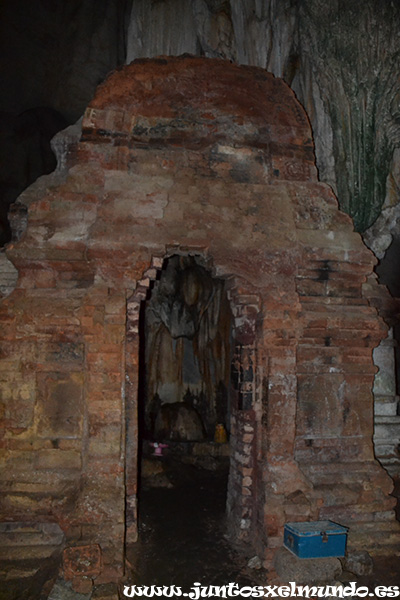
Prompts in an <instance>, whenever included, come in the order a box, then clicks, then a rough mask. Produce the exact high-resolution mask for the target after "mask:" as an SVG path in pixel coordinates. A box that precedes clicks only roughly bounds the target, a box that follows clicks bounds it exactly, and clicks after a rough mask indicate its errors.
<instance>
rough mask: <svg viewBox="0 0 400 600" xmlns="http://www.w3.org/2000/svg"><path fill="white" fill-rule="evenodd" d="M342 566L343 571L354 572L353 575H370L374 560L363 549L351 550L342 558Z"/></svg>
mask: <svg viewBox="0 0 400 600" xmlns="http://www.w3.org/2000/svg"><path fill="white" fill-rule="evenodd" d="M343 568H344V570H345V571H350V573H354V575H358V576H362V575H371V573H372V572H373V569H374V562H373V560H372V558H371V556H370V555H369V554H368V552H366V551H365V550H360V551H358V552H356V551H352V552H350V553H349V554H348V556H346V557H345V558H344V559H343Z"/></svg>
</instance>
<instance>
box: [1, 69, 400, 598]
mask: <svg viewBox="0 0 400 600" xmlns="http://www.w3.org/2000/svg"><path fill="white" fill-rule="evenodd" d="M67 162H68V170H67V171H66V172H65V173H63V175H62V176H60V175H58V179H57V180H54V178H53V179H52V178H51V177H50V178H49V179H46V180H45V181H48V185H46V184H45V181H44V182H42V184H41V185H40V186H39V185H38V186H37V187H35V188H34V189H31V190H30V191H28V192H27V193H26V194H25V198H26V202H27V204H29V225H28V228H27V230H26V232H25V233H24V235H23V236H22V238H21V239H20V241H19V242H17V243H13V244H10V245H9V246H8V248H7V257H8V259H9V260H11V261H12V263H13V264H14V265H15V267H16V268H17V269H18V272H19V279H18V283H17V287H16V289H15V290H14V292H13V293H12V294H11V295H10V296H8V297H7V298H5V299H4V300H3V301H2V303H1V305H0V323H1V337H2V342H3V343H2V347H1V353H2V359H3V360H2V364H1V367H0V394H1V404H0V409H1V418H2V421H1V423H2V424H1V436H2V437H1V440H0V444H1V460H2V466H3V467H4V469H3V470H2V473H1V476H0V493H1V499H2V502H3V511H2V512H3V514H4V515H5V516H6V518H7V519H8V520H22V519H25V520H26V517H27V514H29V516H30V519H31V520H33V521H34V520H35V519H38V520H41V519H42V518H43V516H44V515H46V518H48V517H49V516H50V517H51V518H52V519H54V520H56V521H57V522H58V523H59V524H60V525H61V527H62V528H63V530H64V532H65V534H66V537H67V540H68V543H69V544H70V545H71V547H72V550H71V553H70V554H68V556H69V558H68V561H69V562H68V561H67V563H66V564H67V567H66V569H67V571H68V573H70V577H71V579H72V580H73V581H74V582H75V583H74V585H75V586H77V587H79V585H78V583H77V582H76V581H75V580H76V578H77V577H79V575H82V577H83V578H86V579H84V580H83V583H82V584H81V588H80V589H83V588H84V587H85V586H86V584H87V585H89V584H88V582H87V581H86V580H88V579H90V578H91V577H94V576H95V577H96V582H97V583H103V582H107V580H111V579H113V578H114V579H115V578H117V577H118V576H119V575H121V573H122V569H123V541H124V527H126V538H127V539H128V541H133V540H134V539H135V536H136V534H137V528H136V490H137V481H136V480H137V466H136V463H137V388H138V360H139V358H138V348H139V346H138V332H139V328H138V324H139V310H140V304H141V302H142V301H144V300H145V299H146V297H147V295H148V290H149V286H150V285H151V281H153V280H154V279H155V278H156V277H157V272H158V271H159V270H160V269H161V268H162V265H163V259H164V258H165V257H166V256H171V255H173V254H176V253H178V254H179V253H181V254H188V253H189V254H197V255H201V256H202V257H203V258H204V259H205V260H206V261H208V264H209V265H210V268H211V269H213V272H214V273H215V275H216V276H218V277H223V278H224V279H225V281H226V288H227V295H228V298H229V300H230V303H231V308H232V313H233V315H234V329H233V340H234V348H233V350H234V352H233V354H234V357H233V363H232V377H233V382H232V383H233V385H232V387H233V391H232V399H231V401H232V405H233V413H232V439H231V446H232V452H231V456H232V464H231V471H230V487H229V494H228V508H229V514H230V519H231V524H232V531H233V532H234V533H235V534H236V536H238V537H242V538H243V539H247V540H249V541H252V540H253V541H254V544H256V545H257V548H258V550H260V551H261V552H264V556H265V558H266V560H267V561H271V560H272V557H273V553H274V552H275V549H276V548H278V547H279V546H280V545H281V543H282V532H283V524H284V522H285V521H287V520H304V519H305V520H307V519H316V518H333V519H334V520H335V521H339V522H343V523H344V524H346V523H348V524H350V525H351V523H357V524H359V523H360V522H361V523H362V524H363V527H362V528H361V529H359V527H358V525H357V527H355V528H354V529H352V530H351V535H350V540H351V543H352V544H354V545H355V546H357V545H358V546H359V547H363V548H367V549H369V550H371V549H372V548H373V546H374V544H375V546H376V548H378V550H379V551H381V550H382V549H385V547H387V546H388V545H391V544H394V543H397V542H398V540H399V534H398V529H396V526H395V523H394V515H393V513H392V508H391V507H392V500H391V499H390V498H389V496H388V495H389V494H390V491H391V481H390V480H389V478H388V477H387V475H386V474H385V472H384V471H383V470H382V469H381V468H380V467H379V466H378V465H377V463H376V462H375V461H374V458H373V451H372V395H371V388H372V380H373V375H374V372H375V369H374V366H373V363H372V349H373V347H375V346H376V345H377V344H378V343H379V341H380V340H381V339H382V338H383V337H384V336H385V332H386V328H385V326H384V324H383V322H382V321H381V320H380V319H379V318H378V316H377V313H376V310H375V309H374V308H372V307H371V306H370V303H369V301H368V299H367V298H366V296H365V295H364V294H365V290H366V289H368V298H369V297H373V296H375V297H379V293H378V292H377V291H376V289H377V288H378V286H377V284H376V282H375V281H371V280H370V279H369V280H368V284H367V278H368V277H369V275H370V273H371V272H372V268H373V265H374V259H373V257H372V254H371V253H370V252H369V251H368V250H367V249H366V248H365V247H364V246H363V244H362V242H361V238H360V236H359V235H358V234H356V233H354V232H353V229H352V225H351V223H350V220H349V218H348V217H347V216H346V215H344V214H343V213H341V212H340V211H339V210H338V208H337V203H336V199H335V198H334V196H333V194H332V192H331V191H330V189H329V188H328V187H327V186H325V185H323V184H320V183H319V182H318V181H317V178H316V169H315V166H314V162H313V147H312V141H311V133H310V130H309V125H308V121H307V119H306V116H305V114H304V112H303V111H302V109H301V107H300V105H299V104H298V103H297V101H296V100H295V98H294V95H293V94H292V92H291V91H290V90H289V88H288V87H287V86H286V85H285V84H284V83H283V82H282V81H281V80H279V79H276V78H274V77H273V76H272V75H269V74H268V73H266V72H264V71H263V70H260V69H254V68H249V67H239V66H237V65H231V64H229V63H225V62H223V61H218V60H203V59H199V58H181V59H168V60H167V59H160V60H151V61H149V60H145V61H139V62H136V63H133V64H132V65H130V66H127V67H124V68H123V69H121V70H119V71H118V72H116V73H114V74H112V75H111V77H110V78H109V79H108V80H107V81H106V82H105V83H104V84H103V85H102V86H100V87H99V89H98V91H97V93H96V96H95V98H94V100H93V101H92V103H91V104H90V106H89V108H88V109H87V111H86V113H85V117H84V123H83V137H82V140H81V141H80V143H78V144H77V145H74V147H73V148H71V149H70V152H69V153H68V157H67ZM35 190H36V191H35ZM366 286H367V287H366ZM335 488H337V489H338V493H335ZM388 498H389V499H388ZM125 510H126V512H125ZM371 524H372V525H371ZM389 530H390V535H388V531H389ZM368 536H369V537H368ZM374 536H375V537H374ZM78 541H79V543H80V544H84V545H86V546H88V547H90V548H92V547H94V546H96V545H98V546H99V548H101V557H102V559H101V564H100V563H99V562H98V561H97V559H96V561H97V562H96V561H94V562H95V564H96V568H95V572H96V575H94V571H93V572H92V571H90V574H89V573H86V574H85V573H79V564H80V560H81V559H80V558H79V557H78V558H77V559H76V560H75V559H74V556H75V555H74V550H73V547H74V546H76V545H77V542H78ZM93 545H94V546H93ZM91 560H92V559H91ZM92 562H93V561H92ZM99 570H100V571H99ZM89 575H90V577H89ZM82 586H83V587H82Z"/></svg>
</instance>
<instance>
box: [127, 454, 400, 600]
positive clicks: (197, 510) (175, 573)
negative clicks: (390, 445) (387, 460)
mask: <svg viewBox="0 0 400 600" xmlns="http://www.w3.org/2000/svg"><path fill="white" fill-rule="evenodd" d="M227 475H228V471H227V468H226V469H224V468H217V469H216V470H209V469H203V468H199V467H198V466H197V467H196V466H194V465H183V464H179V463H175V464H165V463H164V465H163V470H161V468H160V469H159V470H157V472H156V473H155V474H153V475H151V476H150V477H149V478H143V479H142V490H141V493H140V506H139V511H140V516H139V523H140V526H139V540H138V542H137V543H136V544H134V545H132V546H130V547H129V548H128V552H127V558H128V561H129V563H130V565H131V568H132V571H131V574H130V576H128V581H127V584H128V585H132V584H135V585H136V586H143V585H159V586H160V585H166V586H172V585H175V586H179V587H181V588H182V591H186V592H188V591H190V588H191V586H192V585H193V583H195V582H199V583H201V585H204V586H210V585H215V586H221V585H224V584H228V583H229V582H235V583H238V584H239V587H242V586H249V585H253V586H254V585H268V584H269V583H272V582H269V581H268V580H267V574H266V571H265V570H263V569H259V570H258V569H254V568H250V567H249V566H248V561H249V559H250V558H252V556H253V555H252V554H250V555H249V554H246V548H245V547H233V546H232V545H231V543H230V542H229V540H228V538H227V537H226V531H227V524H226V517H225V503H226V486H227ZM395 491H396V495H398V496H400V486H398V487H397V488H396V490H395ZM399 505H400V502H399ZM399 516H400V515H399V513H398V517H399ZM247 550H248V548H247ZM253 554H254V553H253ZM339 580H340V581H341V582H342V583H343V584H346V582H350V581H356V582H357V585H358V586H362V585H363V586H368V587H369V588H370V589H374V588H375V587H376V586H379V585H385V586H392V585H399V586H400V559H399V557H397V556H394V557H389V558H388V557H384V558H379V557H376V558H375V559H374V572H373V574H371V575H366V576H362V577H361V576H360V577H356V576H355V575H354V574H352V573H347V572H345V571H344V572H343V573H342V575H341V576H340V578H339ZM332 583H333V582H332ZM239 597H240V596H239Z"/></svg>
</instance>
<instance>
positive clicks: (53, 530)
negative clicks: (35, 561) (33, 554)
mask: <svg viewBox="0 0 400 600" xmlns="http://www.w3.org/2000/svg"><path fill="white" fill-rule="evenodd" d="M63 541H64V533H63V531H62V529H61V528H60V526H59V525H58V524H57V523H30V522H21V521H18V522H8V523H0V549H4V548H10V547H18V546H25V547H29V546H60V545H61V544H62V543H63Z"/></svg>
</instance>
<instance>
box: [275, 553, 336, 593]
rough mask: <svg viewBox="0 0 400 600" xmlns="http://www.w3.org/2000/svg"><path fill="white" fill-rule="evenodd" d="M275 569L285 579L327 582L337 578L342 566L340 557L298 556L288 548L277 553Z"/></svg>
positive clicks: (299, 581)
mask: <svg viewBox="0 0 400 600" xmlns="http://www.w3.org/2000/svg"><path fill="white" fill-rule="evenodd" d="M274 566H275V569H276V572H277V573H278V575H279V577H280V578H281V579H282V580H283V581H295V582H296V583H297V584H301V583H306V584H309V585H311V584H315V583H325V582H329V581H332V580H334V579H337V578H338V577H339V576H340V574H341V572H342V566H341V563H340V560H339V559H338V558H297V556H295V555H294V554H292V553H291V552H289V550H287V549H286V548H280V549H279V550H278V552H277V553H276V555H275V565H274Z"/></svg>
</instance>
